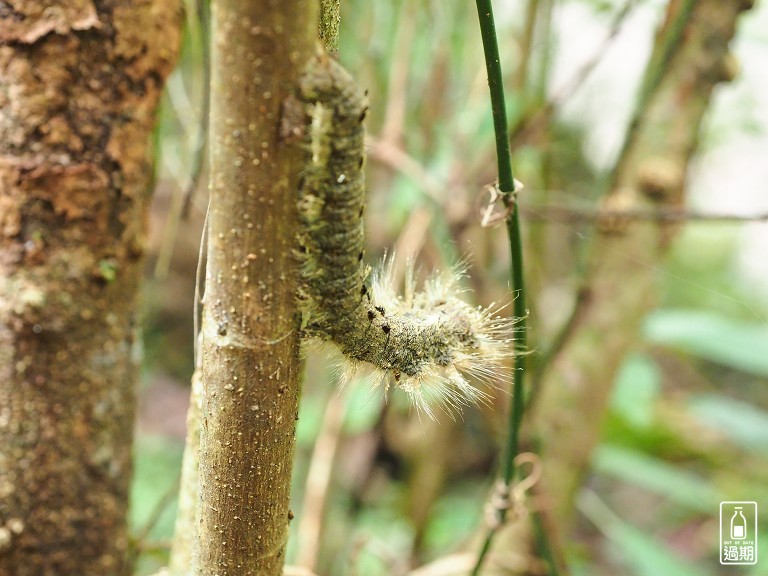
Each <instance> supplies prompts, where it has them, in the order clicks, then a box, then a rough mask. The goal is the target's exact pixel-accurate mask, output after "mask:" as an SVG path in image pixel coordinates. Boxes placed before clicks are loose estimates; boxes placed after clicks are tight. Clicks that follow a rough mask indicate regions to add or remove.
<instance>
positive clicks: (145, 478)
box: [131, 435, 184, 539]
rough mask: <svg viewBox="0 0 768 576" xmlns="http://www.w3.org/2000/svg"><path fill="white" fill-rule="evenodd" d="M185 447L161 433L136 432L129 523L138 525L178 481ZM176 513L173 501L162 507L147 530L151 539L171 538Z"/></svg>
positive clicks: (141, 524) (133, 525)
mask: <svg viewBox="0 0 768 576" xmlns="http://www.w3.org/2000/svg"><path fill="white" fill-rule="evenodd" d="M183 450H184V447H183V446H182V445H181V443H180V442H173V441H171V440H169V439H168V438H165V437H162V436H148V435H139V436H138V437H137V438H136V451H135V454H136V457H135V462H134V474H133V483H132V485H131V526H132V527H133V528H134V530H136V529H141V528H143V527H144V525H145V524H146V522H147V520H149V518H150V516H151V515H152V513H153V512H154V510H155V508H156V507H157V505H158V503H159V502H160V501H161V499H162V498H163V497H164V496H165V495H166V493H167V492H168V491H169V490H173V489H174V488H175V487H176V485H177V484H178V481H179V471H180V470H181V457H182V453H183ZM175 517H176V501H175V499H174V501H173V502H172V503H171V504H170V505H169V506H168V507H167V509H166V510H164V511H163V514H162V516H161V517H160V519H159V521H158V522H157V524H156V525H155V526H154V528H153V529H152V531H151V532H150V538H151V539H157V538H170V537H171V535H172V534H173V525H174V522H175Z"/></svg>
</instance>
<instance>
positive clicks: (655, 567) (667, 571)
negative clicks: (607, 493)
mask: <svg viewBox="0 0 768 576" xmlns="http://www.w3.org/2000/svg"><path fill="white" fill-rule="evenodd" d="M612 532H613V533H612V540H613V541H614V544H615V545H616V547H617V549H618V551H619V553H620V554H621V555H622V556H623V558H624V560H625V562H626V564H627V566H628V568H629V570H630V572H631V573H632V574H636V575H637V576H660V575H662V574H663V575H664V576H708V575H710V574H712V571H711V570H709V569H705V568H704V567H701V566H697V565H695V564H692V563H691V562H687V561H685V560H684V559H683V558H681V557H680V556H678V555H677V554H675V553H674V552H673V551H672V550H670V549H669V548H667V547H666V546H665V545H664V544H663V543H662V542H658V541H657V540H655V539H654V538H652V537H651V536H649V535H648V534H646V533H644V532H642V531H641V530H638V529H637V528H635V527H634V526H631V525H629V524H621V525H620V526H616V527H614V529H613V531H612Z"/></svg>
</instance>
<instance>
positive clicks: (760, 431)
mask: <svg viewBox="0 0 768 576" xmlns="http://www.w3.org/2000/svg"><path fill="white" fill-rule="evenodd" d="M689 409H690V411H691V413H692V414H693V415H694V416H696V417H697V418H698V419H699V420H701V421H702V422H704V423H705V424H707V425H709V426H711V427H713V428H716V429H718V430H720V431H721V432H722V433H723V434H724V435H725V436H726V437H728V438H729V439H730V440H732V441H733V442H735V443H737V444H739V445H741V446H742V447H744V448H746V449H749V450H754V451H756V452H761V453H768V412H766V411H765V410H761V409H759V408H757V407H756V406H753V405H752V404H747V403H746V402H740V401H738V400H732V399H730V398H726V397H724V396H721V395H717V394H702V395H699V396H695V397H694V398H692V399H691V400H690V403H689Z"/></svg>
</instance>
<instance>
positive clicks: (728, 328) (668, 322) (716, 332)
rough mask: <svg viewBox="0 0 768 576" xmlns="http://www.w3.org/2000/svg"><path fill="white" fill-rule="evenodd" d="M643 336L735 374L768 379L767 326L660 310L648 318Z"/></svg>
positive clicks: (700, 314) (700, 312) (684, 312)
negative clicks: (739, 373) (742, 372)
mask: <svg viewBox="0 0 768 576" xmlns="http://www.w3.org/2000/svg"><path fill="white" fill-rule="evenodd" d="M645 336H646V338H647V339H648V340H649V341H650V342H652V343H654V344H661V345H664V346H671V347H674V348H678V349H680V350H683V351H685V352H688V353H689V354H693V355H695V356H699V357H700V358H704V359H705V360H709V361H712V362H716V363H718V364H722V365H723V366H728V367H730V368H734V369H736V370H741V371H744V372H749V373H752V374H757V375H760V376H767V377H768V354H766V350H768V326H767V325H766V324H764V323H758V322H745V321H741V320H733V319H731V318H727V317H725V316H721V315H719V314H713V313H711V312H703V311H696V310H669V309H668V310H659V311H657V312H654V313H653V314H651V315H649V317H648V319H647V320H646V323H645Z"/></svg>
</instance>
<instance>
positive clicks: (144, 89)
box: [0, 0, 179, 576]
mask: <svg viewBox="0 0 768 576" xmlns="http://www.w3.org/2000/svg"><path fill="white" fill-rule="evenodd" d="M12 4H13V5H10V4H9V3H3V6H2V7H1V8H0V71H1V72H0V107H1V110H2V113H0V134H1V136H0V575H2V576H25V575H29V576H46V575H62V574H73V575H74V574H77V575H84V576H88V575H94V576H96V575H98V576H103V575H110V574H119V573H121V570H122V569H123V566H122V565H123V561H124V556H125V551H126V547H127V527H126V509H127V500H128V487H129V481H130V476H131V448H132V430H133V417H134V387H135V385H136V380H137V375H138V374H137V363H138V359H139V355H138V352H137V350H138V341H137V310H136V301H137V292H138V288H139V283H140V278H141V274H142V255H143V252H144V237H145V223H146V208H147V200H148V192H147V191H148V187H149V185H150V180H151V176H152V163H151V157H150V149H151V148H150V139H149V136H150V133H151V131H152V128H153V125H154V119H155V109H156V106H157V103H158V99H159V96H160V93H161V90H162V87H163V81H164V78H165V77H166V75H167V74H168V72H169V71H170V69H171V66H172V64H173V62H174V59H175V56H176V50H177V44H178V24H179V23H178V6H177V5H176V4H175V2H166V1H164V0H163V1H161V0H156V1H149V0H145V1H138V2H137V1H130V0H112V1H102V2H99V3H96V5H94V4H93V3H92V2H90V1H87V0H80V1H77V2H50V1H46V2H43V1H36V0H25V1H24V2H14V3H12Z"/></svg>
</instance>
